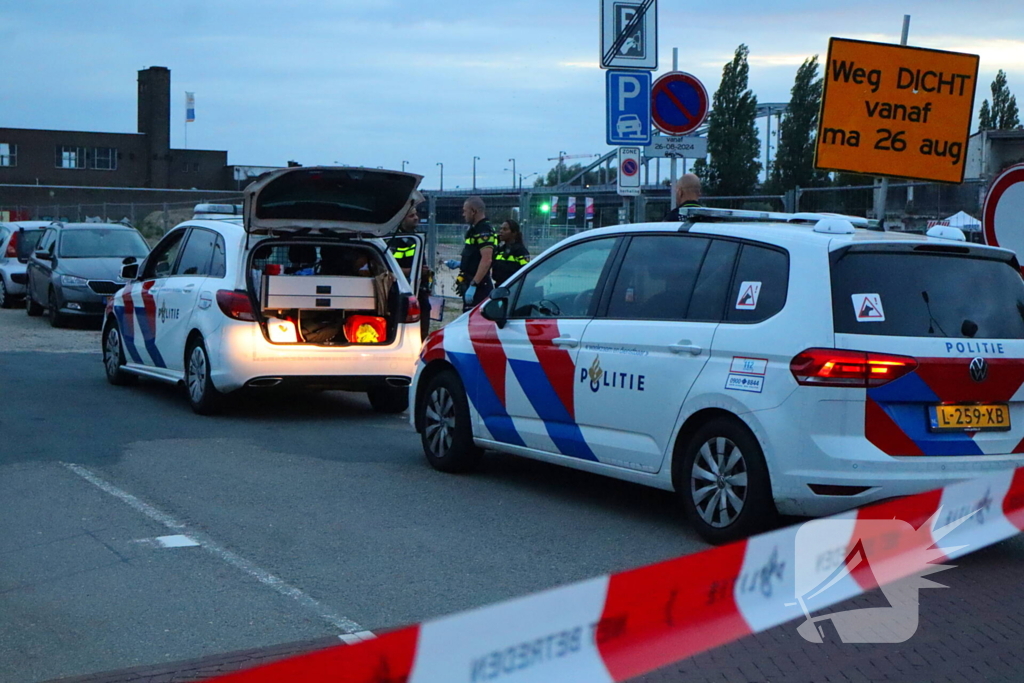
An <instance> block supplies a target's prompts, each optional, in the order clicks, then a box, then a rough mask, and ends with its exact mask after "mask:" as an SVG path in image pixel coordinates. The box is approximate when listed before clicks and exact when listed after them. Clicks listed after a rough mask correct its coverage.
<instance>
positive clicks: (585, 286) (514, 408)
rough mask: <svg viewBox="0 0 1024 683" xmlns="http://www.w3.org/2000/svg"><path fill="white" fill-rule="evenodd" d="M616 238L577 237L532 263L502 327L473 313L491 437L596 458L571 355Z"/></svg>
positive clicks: (481, 406) (480, 391) (483, 409)
mask: <svg viewBox="0 0 1024 683" xmlns="http://www.w3.org/2000/svg"><path fill="white" fill-rule="evenodd" d="M618 243H619V238H618V237H615V236H610V237H603V238H598V239H591V240H585V241H582V242H575V243H572V244H570V245H568V246H566V247H565V248H564V249H560V250H559V251H557V252H554V253H552V254H550V255H548V256H546V257H545V258H544V259H543V260H541V261H538V262H536V263H535V264H531V266H530V268H529V270H527V271H526V272H524V273H523V274H522V275H520V276H519V277H517V278H516V279H515V280H514V283H513V285H512V290H513V291H512V294H511V296H510V299H509V300H510V302H511V305H510V308H509V316H508V319H507V321H506V323H505V325H504V326H503V327H501V328H499V327H498V326H497V325H496V324H495V323H493V322H491V321H488V320H486V319H485V318H484V317H483V316H482V315H481V313H480V310H479V309H477V310H475V311H473V312H472V313H471V314H470V318H469V335H470V339H471V341H472V343H473V348H474V350H475V352H476V359H477V361H478V362H479V363H480V366H481V368H482V372H481V373H479V375H478V378H479V380H478V385H477V387H476V393H477V396H478V400H477V401H475V402H474V404H475V405H476V406H477V408H478V411H479V412H480V417H481V419H482V420H483V423H484V426H485V427H486V428H487V430H488V431H489V432H490V434H491V435H492V437H493V438H494V439H495V440H497V441H501V442H505V443H508V444H511V445H516V446H526V447H528V448H532V449H537V450H542V451H546V452H549V453H554V454H559V455H563V456H568V457H574V458H582V459H586V460H594V459H595V457H594V454H593V452H592V451H591V450H590V448H589V447H588V445H587V442H586V441H585V439H584V438H583V435H582V434H581V433H580V429H579V427H578V425H577V424H576V407H575V391H576V378H577V365H576V356H577V354H578V353H579V342H580V340H581V339H582V338H583V333H584V330H585V329H586V327H587V324H588V323H589V322H590V320H591V319H592V317H593V311H594V309H595V306H596V304H597V298H598V297H597V295H598V290H599V287H600V286H601V283H602V282H603V277H604V274H605V271H606V269H607V266H608V263H609V262H610V260H611V256H612V254H613V253H614V251H615V249H616V247H617V245H618ZM479 399H486V400H479Z"/></svg>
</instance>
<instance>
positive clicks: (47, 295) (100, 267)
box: [25, 223, 149, 327]
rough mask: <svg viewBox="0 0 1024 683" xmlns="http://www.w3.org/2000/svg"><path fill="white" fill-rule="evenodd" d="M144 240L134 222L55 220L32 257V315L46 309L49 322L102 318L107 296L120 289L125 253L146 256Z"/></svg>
mask: <svg viewBox="0 0 1024 683" xmlns="http://www.w3.org/2000/svg"><path fill="white" fill-rule="evenodd" d="M148 253H149V247H148V246H147V245H146V241H145V240H144V239H142V236H141V235H140V234H139V232H138V231H137V230H136V229H135V228H132V227H128V226H124V225H117V224H109V223H54V224H53V225H51V226H50V227H48V228H47V229H46V232H45V233H43V236H42V237H41V238H40V239H39V244H38V245H36V249H35V251H34V252H33V254H32V257H31V258H30V259H29V261H28V268H27V273H28V285H27V291H26V294H25V301H26V304H27V305H26V307H25V308H26V310H27V311H28V314H29V315H32V316H35V315H42V313H43V311H44V310H45V311H48V312H49V315H50V324H51V325H53V326H54V327H62V326H63V325H64V324H65V323H66V322H67V320H68V318H69V317H76V316H84V317H94V318H96V319H97V320H99V319H101V318H102V315H103V312H104V310H105V309H106V307H107V300H108V299H109V298H110V297H111V296H112V295H113V294H114V292H116V291H117V290H119V289H121V287H122V286H123V284H124V281H123V280H122V279H121V266H122V265H123V263H124V261H125V259H127V258H135V259H139V260H141V259H143V258H144V257H145V256H146V255H147V254H148Z"/></svg>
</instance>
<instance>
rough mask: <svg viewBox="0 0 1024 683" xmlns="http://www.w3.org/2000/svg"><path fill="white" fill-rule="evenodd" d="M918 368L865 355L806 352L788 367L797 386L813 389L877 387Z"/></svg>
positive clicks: (900, 359)
mask: <svg viewBox="0 0 1024 683" xmlns="http://www.w3.org/2000/svg"><path fill="white" fill-rule="evenodd" d="M916 368H917V360H916V359H914V358H910V357H908V356H892V355H888V354H884V353H869V352H865V351H844V350H841V349H807V350H806V351H803V352H802V353H799V354H797V355H796V357H794V358H793V360H792V361H790V363H789V370H790V372H792V373H793V377H795V378H796V381H797V383H798V384H801V385H803V386H815V387H855V388H861V389H865V388H871V387H880V386H882V385H883V384H888V383H889V382H892V381H893V380H896V379H899V378H900V377H903V376H904V375H907V374H910V373H911V372H913V371H914V370H915V369H916Z"/></svg>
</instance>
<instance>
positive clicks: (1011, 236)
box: [982, 164, 1024, 257]
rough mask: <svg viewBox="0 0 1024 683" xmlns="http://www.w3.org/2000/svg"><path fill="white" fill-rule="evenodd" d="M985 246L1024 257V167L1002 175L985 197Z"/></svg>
mask: <svg viewBox="0 0 1024 683" xmlns="http://www.w3.org/2000/svg"><path fill="white" fill-rule="evenodd" d="M982 226H983V228H984V231H985V243H986V244H991V245H993V246H996V247H1003V248H1004V249H1012V250H1013V251H1014V252H1015V253H1016V254H1017V255H1018V257H1021V256H1022V255H1024V164H1017V165H1016V166H1011V167H1010V168H1008V169H1006V170H1005V171H1003V172H1002V173H1000V174H999V175H998V176H997V177H996V179H995V180H993V181H992V185H990V186H989V189H988V193H986V195H985V210H984V211H983V213H982Z"/></svg>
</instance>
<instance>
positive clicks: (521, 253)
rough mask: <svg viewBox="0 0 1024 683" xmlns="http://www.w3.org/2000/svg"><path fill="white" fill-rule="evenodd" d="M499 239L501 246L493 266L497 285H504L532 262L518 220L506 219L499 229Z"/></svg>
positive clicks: (492, 270) (492, 271)
mask: <svg viewBox="0 0 1024 683" xmlns="http://www.w3.org/2000/svg"><path fill="white" fill-rule="evenodd" d="M498 239H499V240H501V246H499V247H498V252H497V253H496V254H495V255H494V265H493V266H491V275H492V276H493V278H494V286H495V287H501V286H502V285H504V284H505V281H506V280H508V279H509V278H510V277H512V276H513V275H514V274H515V272H516V271H517V270H519V269H520V268H522V267H523V266H525V265H526V264H527V263H529V262H530V250H529V249H527V248H526V245H525V244H523V232H522V230H520V229H519V223H518V221H516V220H515V219H513V218H509V219H508V220H507V221H504V222H503V223H502V224H501V229H500V230H498Z"/></svg>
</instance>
